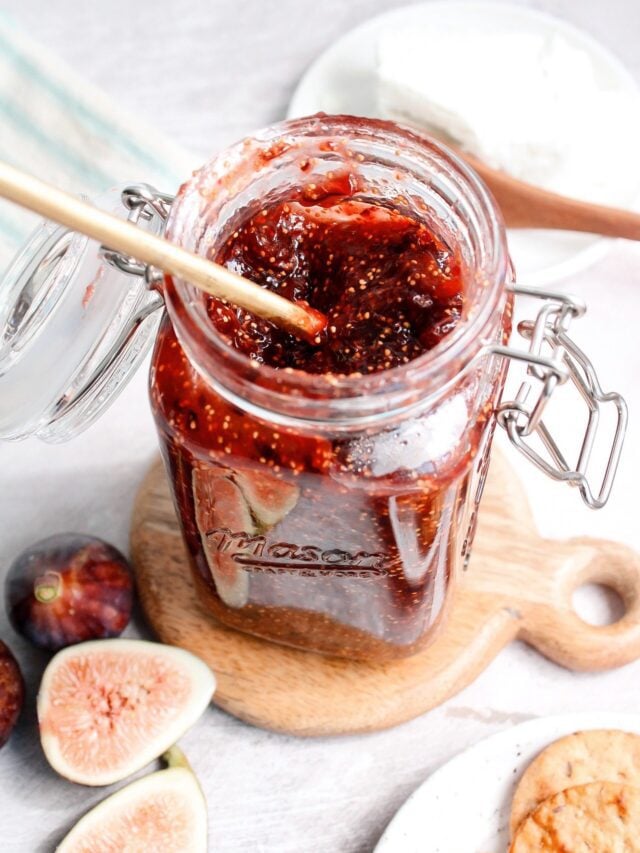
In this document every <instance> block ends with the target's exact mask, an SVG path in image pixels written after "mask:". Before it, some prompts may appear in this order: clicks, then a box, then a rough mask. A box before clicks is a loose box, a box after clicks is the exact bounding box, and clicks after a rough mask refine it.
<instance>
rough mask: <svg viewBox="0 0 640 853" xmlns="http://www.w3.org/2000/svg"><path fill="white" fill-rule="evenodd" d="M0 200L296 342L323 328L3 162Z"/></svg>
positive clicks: (283, 302)
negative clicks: (259, 319) (273, 326)
mask: <svg viewBox="0 0 640 853" xmlns="http://www.w3.org/2000/svg"><path fill="white" fill-rule="evenodd" d="M0 196H2V197H3V198H6V199H8V200H9V201H12V202H14V203H15V204H18V205H20V206H21V207H26V208H28V209H29V210H32V211H33V212H34V213H39V214H40V215H41V216H44V217H45V218H46V219H51V220H53V221H54V222H57V223H59V224H60V225H64V226H65V227H67V228H71V229H72V230H73V231H79V232H80V233H81V234H85V235H86V236H87V237H91V238H92V239H94V240H97V241H99V242H100V243H101V244H103V245H104V246H107V247H108V248H109V249H113V250H116V251H118V252H123V253H124V254H126V255H131V256H132V257H134V258H135V259H136V260H137V261H141V262H143V263H145V264H151V265H152V266H154V267H158V269H161V270H163V271H164V272H166V273H170V274H171V275H174V276H177V277H179V278H181V279H184V280H185V281H188V282H189V283H190V284H193V285H194V286H195V287H198V288H199V289H200V290H204V291H205V292H206V293H209V294H211V295H212V296H216V297H218V298H219V299H225V300H227V301H228V302H231V303H233V304H234V305H239V306H240V307H241V308H246V309H247V310H248V311H252V312H253V313H254V314H257V315H258V316H259V317H263V318H264V319H266V320H271V321H272V322H273V323H275V324H276V325H278V326H284V327H285V328H286V329H288V330H289V331H291V332H292V333H293V334H295V335H297V336H298V337H302V338H305V339H307V340H313V338H314V337H315V336H316V335H317V334H318V332H320V331H321V330H322V329H323V328H324V326H325V325H326V318H325V317H324V315H322V314H321V313H320V312H319V311H316V310H315V309H313V308H310V307H307V306H304V305H301V304H300V303H295V302H290V301H289V300H288V299H284V298H283V297H282V296H278V294H277V293H273V292H272V291H270V290H266V289H265V288H263V287H260V285H258V284H254V282H251V281H248V280H247V279H245V278H242V276H239V275H236V273H234V272H231V270H228V269H227V268H226V267H223V266H221V265H220V264H216V263H214V262H213V261H210V260H207V259H206V258H203V257H201V256H200V255H195V254H193V253H191V252H187V251H186V250H185V249H181V248H180V247H179V246H176V245H174V244H173V243H170V242H169V241H168V240H165V239H163V238H162V237H156V236H155V235H153V234H149V233H147V232H146V231H143V230H142V229H141V228H136V226H135V225H132V224H131V223H130V222H127V221H125V220H122V219H118V218H117V217H116V216H113V215H112V214H110V213H106V212H105V211H103V210H99V209H98V208H96V207H93V206H92V205H90V204H87V203H86V202H84V201H81V200H80V199H78V198H76V197H75V196H72V195H70V194H69V193H65V192H62V191H61V190H58V189H56V188H55V187H52V186H51V185H50V184H47V183H45V182H44V181H41V180H39V179H38V178H35V177H33V176H32V175H29V174H27V173H26V172H22V171H20V170H19V169H15V168H14V167H13V166H9V165H8V164H7V163H4V162H2V161H0Z"/></svg>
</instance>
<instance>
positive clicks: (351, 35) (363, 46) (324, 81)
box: [288, 0, 640, 286]
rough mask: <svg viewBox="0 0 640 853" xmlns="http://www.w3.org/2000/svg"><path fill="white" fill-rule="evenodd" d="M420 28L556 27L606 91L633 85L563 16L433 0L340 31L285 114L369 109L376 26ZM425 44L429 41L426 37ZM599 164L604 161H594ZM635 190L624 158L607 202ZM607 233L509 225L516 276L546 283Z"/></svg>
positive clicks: (593, 253)
mask: <svg viewBox="0 0 640 853" xmlns="http://www.w3.org/2000/svg"><path fill="white" fill-rule="evenodd" d="M396 28H397V29H405V30H406V29H411V30H418V29H423V30H424V31H425V34H428V33H429V32H434V33H437V32H438V31H439V30H440V31H442V30H445V29H446V30H447V32H448V34H449V36H450V35H451V33H457V32H459V33H461V34H462V33H469V32H470V31H471V32H477V33H483V32H489V33H500V32H514V31H519V32H529V33H537V34H543V35H548V34H549V33H558V34H560V35H561V36H562V37H563V38H564V39H566V41H567V42H569V43H570V44H572V45H573V46H575V47H578V48H581V49H582V50H584V51H587V52H588V53H589V54H590V56H591V58H592V61H593V63H594V67H595V69H596V73H597V74H598V75H599V76H600V77H601V78H602V79H603V80H605V81H606V82H607V85H608V86H609V87H610V88H611V90H612V91H619V92H633V93H637V91H638V87H637V86H636V83H635V80H634V78H633V77H632V76H631V74H630V73H629V72H628V71H627V70H626V68H625V67H624V66H623V65H622V64H621V62H620V61H619V60H618V59H617V58H616V57H615V56H614V55H613V54H612V53H610V52H609V51H608V50H607V49H606V48H604V47H603V46H602V45H601V44H599V43H598V42H597V41H596V40H595V39H593V38H592V37H591V36H589V35H587V34H586V33H584V32H582V31H581V30H579V29H577V28H576V27H574V26H573V25H571V24H568V23H567V22H566V21H563V20H560V19H558V18H554V17H552V16H551V15H547V14H544V13H542V12H536V11H533V10H531V9H526V8H521V7H517V6H513V5H510V4H503V3H494V2H465V0H462V1H461V2H449V1H447V2H433V3H420V4H416V5H414V6H406V7H404V8H401V9H396V10H394V11H392V12H387V13H385V14H383V15H380V16H378V17H376V18H372V19H371V20H369V21H366V22H365V23H364V24H362V25H361V26H359V27H357V28H356V29H354V30H351V31H350V32H348V33H346V34H345V35H344V36H342V38H340V39H339V40H338V41H337V42H335V44H333V45H332V46H331V47H329V48H328V49H327V50H326V51H325V52H324V53H323V54H322V55H321V56H319V57H318V58H317V59H316V60H315V62H314V63H313V64H312V65H311V66H310V67H309V68H308V70H307V71H306V73H305V74H304V76H303V77H302V79H301V80H300V83H299V84H298V87H297V89H296V91H295V92H294V95H293V98H292V99H291V103H290V105H289V110H288V115H289V117H290V118H293V117H296V116H302V115H310V114H312V113H315V112H327V113H351V114H353V115H365V116H376V115H377V112H376V98H375V94H376V91H375V90H376V46H377V42H378V39H379V36H380V34H381V33H382V32H386V31H389V30H391V29H396ZM426 44H428V41H426ZM616 136H617V134H616V128H611V151H612V155H611V156H612V157H613V156H616V153H615V152H616ZM595 167H596V168H606V164H595ZM639 197H640V170H639V169H638V166H637V161H634V162H630V163H629V180H628V182H626V184H625V186H624V188H622V189H621V187H620V186H619V185H618V186H616V187H613V186H612V190H611V197H610V198H608V199H607V203H608V204H610V205H612V206H616V207H627V208H631V207H635V206H636V202H637V200H638V198H639ZM610 244H611V241H610V240H607V239H604V238H602V237H596V236H593V235H590V234H575V233H568V232H560V231H521V230H519V231H514V230H512V231H510V232H509V247H510V252H511V257H512V259H513V262H514V265H515V268H516V272H517V275H518V280H519V281H520V283H521V284H528V285H533V286H544V285H548V284H549V283H551V282H553V281H557V280H558V279H561V278H565V277H567V276H569V275H573V274H575V273H576V272H579V271H580V270H582V269H585V268H586V267H588V266H591V265H592V264H593V263H595V262H596V261H598V260H600V259H601V258H602V257H603V256H604V254H605V253H606V251H607V249H608V248H609V246H610Z"/></svg>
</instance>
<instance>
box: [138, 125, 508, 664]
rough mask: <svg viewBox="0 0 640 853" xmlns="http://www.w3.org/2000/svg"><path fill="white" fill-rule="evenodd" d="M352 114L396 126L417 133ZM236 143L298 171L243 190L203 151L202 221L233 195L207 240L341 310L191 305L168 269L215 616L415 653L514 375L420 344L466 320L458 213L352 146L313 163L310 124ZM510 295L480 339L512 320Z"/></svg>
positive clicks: (356, 651)
mask: <svg viewBox="0 0 640 853" xmlns="http://www.w3.org/2000/svg"><path fill="white" fill-rule="evenodd" d="M326 120H327V121H333V118H331V119H329V118H327V119H326ZM306 121H308V122H313V121H314V120H313V119H310V120H306ZM336 121H337V119H336ZM350 121H351V122H353V123H354V124H351V125H349V132H350V133H352V132H353V131H354V127H355V128H356V129H357V127H360V126H363V127H365V128H366V127H368V126H371V127H374V128H376V132H377V128H378V127H379V126H380V127H382V128H384V139H383V141H385V142H386V141H387V139H390V140H391V142H390V143H389V144H393V143H394V142H395V143H397V140H395V139H393V133H396V135H400V136H402V139H403V140H404V138H405V137H404V134H408V132H406V131H400V130H398V129H397V128H394V126H393V125H386V124H383V123H374V122H367V121H365V120H360V119H358V120H356V119H353V120H350ZM290 126H292V125H290ZM391 129H393V130H391ZM256 144H257V143H256ZM416 144H418V143H416ZM424 144H425V143H424V142H423V141H420V143H419V145H420V146H424ZM261 146H262V147H261ZM321 146H325V147H319V148H318V150H321V151H323V152H327V151H328V152H329V154H328V155H327V156H329V157H330V158H331V159H332V161H335V160H339V161H344V160H345V155H344V154H343V153H339V155H338V154H336V150H337V146H333V145H332V146H329V147H326V144H325V141H324V140H323V142H322V143H321ZM238 150H239V152H240V155H241V158H242V160H243V163H244V164H245V165H247V164H248V166H247V171H248V173H249V172H251V170H256V171H257V172H259V173H260V174H265V175H267V176H268V177H269V180H270V181H271V178H272V172H275V171H276V167H278V168H279V169H280V171H284V166H283V163H284V162H285V160H284V159H283V158H285V159H286V162H287V163H288V164H289V165H291V164H293V165H291V170H290V172H289V180H288V181H287V183H286V187H285V188H284V189H282V188H281V191H279V192H274V191H273V186H272V184H271V185H270V188H269V189H268V190H265V191H264V192H261V193H258V194H256V195H254V196H253V198H252V199H251V203H249V204H247V203H244V204H241V203H240V201H239V200H237V199H239V198H240V197H242V198H244V199H245V202H246V197H245V196H242V189H243V188H244V183H243V182H244V181H245V180H246V182H248V183H249V184H250V180H251V176H250V175H244V173H241V172H239V173H238V174H240V177H238V175H237V174H233V173H231V174H227V173H225V172H224V169H223V174H222V177H220V178H218V180H217V182H214V181H212V179H211V176H210V174H209V172H208V171H207V167H205V169H203V170H202V174H200V175H198V174H197V175H196V176H195V178H194V179H193V180H192V182H190V184H188V185H187V186H186V188H183V190H182V193H181V196H180V197H179V198H178V202H177V204H179V205H182V206H183V207H184V208H185V209H188V210H191V208H190V207H189V206H190V205H191V206H194V205H197V206H199V208H200V211H205V213H202V212H201V213H200V214H198V215H197V216H195V217H192V218H189V217H187V221H188V222H189V223H190V224H189V228H192V227H193V223H194V222H196V223H197V222H199V221H200V220H199V219H198V217H200V218H201V217H202V216H205V215H206V216H210V215H211V210H212V209H213V208H214V207H215V205H216V204H217V203H219V204H221V202H220V199H224V198H227V199H230V201H229V202H228V203H229V204H231V205H232V208H233V215H232V216H227V217H226V219H225V223H226V224H225V225H224V227H223V228H221V229H220V230H219V232H216V233H215V239H214V238H213V237H209V236H207V237H206V239H203V240H202V243H201V244H200V245H199V247H198V250H199V251H201V252H206V254H208V255H209V256H210V257H212V258H214V259H216V260H217V261H218V262H220V263H223V264H225V265H226V266H227V267H229V268H230V269H232V270H234V271H236V272H238V273H240V274H242V275H243V276H245V277H247V278H249V279H251V280H253V281H255V282H257V283H258V284H260V285H262V286H263V287H267V288H270V289H272V290H274V291H277V292H278V293H280V294H281V295H282V296H285V297H286V298H287V299H290V300H297V301H299V300H302V301H304V302H306V303H308V304H309V305H310V306H312V307H313V308H316V309H318V310H320V311H322V312H323V313H325V314H326V316H327V319H328V322H327V327H326V329H325V330H324V332H322V333H321V334H320V335H319V336H318V338H317V339H316V340H315V341H313V342H304V341H301V340H298V339H297V338H295V337H293V336H292V335H290V334H289V333H287V332H285V331H283V330H281V329H279V328H277V327H276V326H274V325H273V324H271V323H269V322H267V321H264V320H260V319H258V318H256V317H255V316H252V315H251V314H250V313H249V312H247V311H244V310H242V309H238V308H235V307H232V306H230V305H227V304H225V303H223V302H221V301H219V300H216V299H213V298H211V297H198V298H201V299H202V302H201V303H200V305H199V307H198V312H199V314H198V321H197V322H195V321H194V319H193V316H192V313H191V308H190V306H189V304H188V300H186V299H185V298H184V294H183V293H181V292H180V287H181V285H180V283H179V282H174V281H171V280H168V281H167V282H166V294H165V295H166V298H167V304H168V307H169V313H168V315H167V316H166V317H165V319H164V322H163V325H162V327H161V330H160V333H159V336H158V340H157V343H156V349H155V354H154V359H153V366H152V373H151V398H152V404H153V409H154V414H155V418H156V422H157V425H158V429H159V432H160V437H161V446H162V449H163V453H164V456H165V461H166V464H167V467H168V471H169V474H170V479H171V482H172V486H173V494H174V498H175V504H176V508H177V511H178V515H179V518H180V521H181V525H182V530H183V533H184V538H185V542H186V544H187V547H188V551H189V554H190V558H191V562H192V568H193V574H194V578H195V581H196V585H197V587H198V590H199V593H200V596H201V599H202V601H203V602H204V603H205V605H206V606H207V607H208V608H209V609H210V610H211V612H212V613H213V614H214V615H215V616H216V617H217V618H218V619H220V620H221V621H222V622H224V623H225V624H227V625H229V626H232V627H235V628H237V629H239V630H242V631H245V632H248V633H252V634H255V635H257V636H260V637H264V638H267V639H269V640H272V641H276V642H280V643H284V644H287V645H291V646H295V647H298V648H301V649H305V650H309V651H315V652H321V653H324V654H330V655H339V656H343V657H350V658H360V659H368V660H385V659H392V658H398V657H404V656H407V655H410V654H412V653H414V652H416V651H418V650H420V649H421V648H423V647H424V646H425V645H426V644H427V643H428V642H430V641H431V640H432V639H433V637H434V636H435V633H436V629H437V627H438V626H439V625H440V624H441V623H442V620H443V617H444V614H445V612H446V608H447V604H448V603H449V601H450V598H451V590H452V581H453V577H454V575H455V574H456V572H457V569H458V568H459V567H460V566H461V565H462V564H463V562H464V560H465V559H466V556H467V555H468V552H469V547H470V543H471V539H472V537H473V530H474V527H475V509H476V505H477V501H478V499H479V495H480V492H481V488H482V483H483V482H484V474H485V473H486V463H487V459H488V452H489V446H490V441H491V435H492V432H493V425H494V418H493V411H494V405H495V402H496V400H497V398H498V396H499V394H500V391H501V387H502V382H503V378H504V377H503V370H502V368H501V367H500V366H499V365H497V364H496V360H495V359H492V358H491V357H484V356H483V357H479V358H478V359H477V360H475V361H472V362H471V363H470V364H469V366H468V367H467V369H462V368H461V366H460V364H458V363H455V362H454V361H453V360H452V359H449V361H448V362H446V364H445V367H444V368H442V369H441V370H440V372H439V373H438V378H437V379H434V377H433V375H432V374H430V373H429V368H428V362H426V361H425V358H427V357H428V355H429V353H430V351H431V350H433V349H434V348H438V351H441V350H442V347H439V344H443V345H444V344H446V342H447V340H448V339H450V338H449V336H451V335H453V334H454V333H455V332H456V330H457V329H458V327H461V326H462V325H464V323H465V322H466V321H467V315H468V313H469V310H470V307H472V306H471V303H472V302H473V300H474V299H477V298H478V294H477V293H475V294H474V292H473V290H472V288H473V286H475V285H477V281H476V279H475V278H474V271H473V270H472V269H470V268H469V264H468V261H467V262H463V258H462V254H461V250H460V245H459V244H458V242H457V241H456V239H455V238H454V236H455V235H452V233H451V229H445V228H443V227H439V226H438V224H437V220H435V219H434V217H433V216H432V215H427V213H426V212H425V211H424V210H423V209H422V208H420V207H419V206H416V205H415V204H413V203H410V199H409V196H408V195H406V194H405V195H401V194H388V195H385V194H383V193H380V192H379V191H378V190H377V189H376V191H374V189H373V188H372V187H371V185H370V183H369V182H368V181H367V180H366V174H365V172H366V169H365V165H366V164H362V163H361V162H360V161H359V160H358V159H357V158H352V159H351V161H350V162H349V163H347V164H345V163H344V162H340V163H338V164H336V166H335V168H334V167H333V166H332V168H331V169H329V170H324V171H322V172H321V173H318V174H316V173H315V172H316V165H317V164H316V165H314V164H313V162H312V161H311V163H312V165H311V166H310V167H309V168H307V161H308V159H309V158H308V150H309V144H308V140H306V139H305V140H303V144H302V145H301V150H300V151H298V150H296V146H295V145H294V144H292V143H291V141H290V140H289V141H288V142H287V144H286V146H285V145H282V146H280V145H278V146H277V147H275V150H276V153H275V154H273V155H272V154H271V153H269V158H271V157H272V156H273V158H274V162H273V163H271V162H266V161H267V160H268V159H269V158H267V157H266V155H265V154H264V151H265V146H264V145H263V144H262V143H260V144H258V150H259V153H260V157H261V159H260V160H258V159H257V158H256V156H255V152H254V150H253V149H252V148H251V147H249V148H246V147H245V148H243V147H242V146H241V147H240V148H239V149H238ZM271 151H272V149H271V148H269V152H271ZM236 153H237V152H236ZM392 153H393V151H392ZM349 156H350V155H349ZM393 156H396V155H395V153H393ZM354 160H355V162H354ZM232 161H233V158H232V157H230V158H229V160H228V161H227V160H225V159H223V160H222V161H220V162H222V163H223V164H224V168H225V169H226V168H227V163H228V162H232ZM361 166H362V168H361ZM229 168H231V167H229ZM292 171H293V175H294V179H292V178H291V172H292ZM394 174H395V173H394ZM393 179H394V180H395V179H396V178H395V177H394V178H393ZM283 180H284V179H283ZM414 183H415V179H414ZM239 186H240V188H239ZM249 196H251V193H249ZM173 227H174V229H177V228H178V226H177V225H175V224H174V226H173ZM183 227H184V226H183ZM173 236H174V238H177V239H181V240H182V241H183V242H184V244H186V245H187V246H188V247H189V240H190V239H191V237H190V236H189V234H188V233H187V232H182V234H177V235H176V233H175V231H174V234H173ZM205 247H206V248H205ZM501 284H503V282H501ZM499 296H500V298H499V299H498V302H497V303H496V304H497V310H494V311H492V312H490V313H489V315H488V317H487V320H486V322H485V326H484V327H483V331H484V334H485V335H486V339H490V338H491V337H493V338H494V339H496V340H503V339H504V336H505V335H506V334H507V332H508V325H509V319H508V314H509V311H508V306H507V300H506V297H504V298H503V297H502V295H501V294H499ZM176 329H177V330H178V335H179V336H178V335H177V334H176Z"/></svg>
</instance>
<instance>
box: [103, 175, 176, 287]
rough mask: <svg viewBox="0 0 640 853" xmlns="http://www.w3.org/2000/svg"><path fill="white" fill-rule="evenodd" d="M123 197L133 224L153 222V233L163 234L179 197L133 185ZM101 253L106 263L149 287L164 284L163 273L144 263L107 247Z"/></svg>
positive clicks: (127, 188) (124, 192)
mask: <svg viewBox="0 0 640 853" xmlns="http://www.w3.org/2000/svg"><path fill="white" fill-rule="evenodd" d="M121 198H122V204H123V205H124V207H125V208H126V209H127V210H128V211H129V215H128V217H127V220H128V221H129V222H131V223H133V224H134V225H138V224H139V223H140V222H141V221H143V222H146V223H149V224H150V225H151V226H152V230H156V231H158V232H162V231H163V230H164V223H165V222H166V221H167V218H168V216H169V211H170V210H171V205H172V204H173V201H174V199H175V196H173V195H169V194H168V193H163V192H160V190H157V189H156V188H155V187H152V186H151V185H150V184H131V185H130V186H128V187H125V188H124V189H123V191H122V196H121ZM153 226H156V227H155V228H154V227H153ZM100 252H101V254H102V257H103V258H104V259H105V261H106V262H107V263H108V264H110V265H111V266H112V267H115V268H116V269H118V270H120V272H123V273H127V275H138V276H142V277H143V278H144V279H145V281H146V282H147V286H148V287H155V285H157V284H158V283H159V282H161V281H162V273H161V272H160V270H156V269H154V268H153V267H150V266H148V265H147V264H142V263H140V262H139V261H137V260H136V259H135V258H133V257H131V256H130V255H125V254H123V253H122V252H116V251H114V250H113V249H109V248H107V247H106V246H101V247H100Z"/></svg>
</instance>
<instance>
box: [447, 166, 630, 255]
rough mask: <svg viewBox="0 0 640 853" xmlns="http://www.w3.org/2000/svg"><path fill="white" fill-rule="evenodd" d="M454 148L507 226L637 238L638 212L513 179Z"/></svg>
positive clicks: (628, 238)
mask: <svg viewBox="0 0 640 853" xmlns="http://www.w3.org/2000/svg"><path fill="white" fill-rule="evenodd" d="M456 150H457V153H458V154H459V155H460V156H461V157H462V158H463V159H464V160H466V161H467V163H469V165H470V166H472V167H473V168H474V169H475V170H476V172H477V173H478V174H479V175H480V177H481V178H482V179H483V180H484V182H485V183H486V184H487V186H488V187H489V189H490V190H491V192H492V193H493V196H494V198H495V200H496V201H497V202H498V206H499V207H500V209H501V211H502V215H503V216H504V221H505V223H506V224H507V225H508V227H509V228H550V229H552V230H556V231H584V232H588V233H590V234H602V235H604V236H606V237H624V238H626V239H627V240H640V214H638V213H634V212H632V211H630V210H621V209H619V208H616V207H606V206H605V205H602V204H592V203H591V202H587V201H578V200H576V199H573V198H569V197H568V196H563V195H558V193H553V192H550V191H549V190H544V189H542V187H536V186H533V184H527V183H525V182H524V181H519V180H516V178H512V177H511V176H510V175H507V174H506V173H505V172H500V171H498V170H497V169H492V168H491V167H489V166H487V165H486V164H485V163H483V162H482V161H480V160H478V159H477V158H476V157H473V156H472V155H470V154H467V153H466V152H465V151H460V150H458V149H456Z"/></svg>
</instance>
